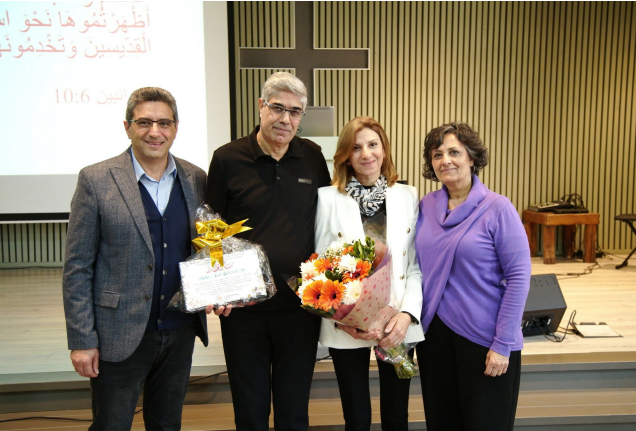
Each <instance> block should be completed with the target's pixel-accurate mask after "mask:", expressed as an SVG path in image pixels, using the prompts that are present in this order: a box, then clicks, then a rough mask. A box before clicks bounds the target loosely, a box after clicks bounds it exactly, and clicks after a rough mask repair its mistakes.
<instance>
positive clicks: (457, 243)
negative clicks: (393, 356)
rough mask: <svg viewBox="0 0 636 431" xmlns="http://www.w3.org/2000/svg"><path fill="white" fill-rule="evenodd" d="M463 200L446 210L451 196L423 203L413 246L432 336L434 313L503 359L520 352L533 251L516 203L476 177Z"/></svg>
mask: <svg viewBox="0 0 636 431" xmlns="http://www.w3.org/2000/svg"><path fill="white" fill-rule="evenodd" d="M472 181H473V185H472V188H471V190H470V193H469V194H468V197H467V198H466V200H465V201H464V202H463V203H462V204H461V205H459V206H457V207H456V208H455V209H453V210H452V211H449V210H448V191H447V189H446V187H445V186H444V187H443V188H442V189H441V190H438V191H435V192H431V193H429V194H427V195H426V196H424V198H423V199H422V201H421V202H420V214H419V218H418V221H417V225H416V228H417V233H416V237H415V245H416V249H417V255H418V260H419V263H420V268H421V269H422V289H423V297H424V306H423V308H422V316H421V322H422V326H423V327H424V331H426V330H428V326H429V325H430V323H431V321H432V320H433V317H434V316H435V314H436V313H437V315H438V316H439V318H440V319H442V321H443V322H444V323H445V324H446V325H448V327H449V328H451V329H452V330H453V331H454V332H455V333H457V334H459V335H461V336H462V337H464V338H467V339H468V340H470V341H472V342H474V343H477V344H479V345H481V346H484V347H487V348H489V349H491V350H493V351H495V352H497V353H499V354H501V355H505V356H510V352H511V351H516V350H521V349H522V348H523V336H522V334H521V317H522V315H523V308H524V306H525V303H526V297H527V296H528V289H529V288H530V248H529V246H528V240H527V237H526V234H525V231H524V229H523V225H522V224H521V220H520V219H519V214H518V213H517V211H516V210H515V208H514V207H513V206H512V203H511V202H510V201H509V200H508V199H507V198H506V197H504V196H501V195H498V194H497V193H494V192H491V191H490V190H488V189H487V188H486V186H484V185H483V184H482V183H481V182H480V181H479V178H478V177H477V176H475V175H473V177H472Z"/></svg>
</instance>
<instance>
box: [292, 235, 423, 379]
mask: <svg viewBox="0 0 636 431" xmlns="http://www.w3.org/2000/svg"><path fill="white" fill-rule="evenodd" d="M390 262H391V256H390V254H389V253H386V254H385V255H384V256H378V255H376V248H375V242H374V241H373V240H372V239H371V238H369V237H368V236H367V237H366V238H365V240H364V242H363V241H360V240H357V241H355V242H353V243H352V244H348V243H344V244H343V243H338V242H333V243H331V245H329V247H327V250H326V251H325V252H324V253H322V254H321V255H317V254H315V253H314V254H313V255H312V256H311V257H310V258H309V260H307V261H306V262H304V263H302V264H301V265H300V272H301V279H299V280H298V284H297V285H298V289H297V291H296V294H297V295H298V296H299V297H300V300H301V307H303V308H305V309H306V310H308V311H310V312H312V313H315V314H318V315H320V316H322V317H326V318H329V319H332V320H335V321H337V322H339V323H342V324H345V325H348V326H353V327H355V328H358V329H360V330H363V331H368V332H373V331H375V332H377V333H378V334H383V333H384V328H385V327H386V325H387V324H388V323H389V321H390V320H391V318H392V317H393V316H395V315H396V314H397V313H398V311H397V310H395V309H394V308H392V307H390V306H389V301H390V293H391V265H390ZM292 288H293V287H292ZM378 341H379V340H378ZM412 347H413V346H408V345H405V344H404V343H402V344H401V345H399V346H397V347H394V348H389V349H383V348H381V347H376V348H375V349H376V356H377V357H378V358H379V359H380V360H382V361H385V362H389V363H392V364H393V365H394V366H395V369H396V372H397V375H398V377H400V378H410V377H412V376H414V375H415V373H416V372H417V365H415V363H414V362H413V360H412V359H411V358H410V357H409V356H408V354H406V352H408V350H409V349H410V348H412Z"/></svg>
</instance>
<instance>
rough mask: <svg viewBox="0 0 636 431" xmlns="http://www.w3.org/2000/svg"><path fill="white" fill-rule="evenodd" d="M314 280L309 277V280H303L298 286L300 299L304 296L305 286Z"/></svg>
mask: <svg viewBox="0 0 636 431" xmlns="http://www.w3.org/2000/svg"><path fill="white" fill-rule="evenodd" d="M313 282H314V280H312V279H309V280H303V282H302V283H301V284H300V286H298V292H297V293H298V296H299V297H300V299H301V300H302V298H303V292H304V291H305V288H306V287H307V286H309V285H310V284H311V283H313Z"/></svg>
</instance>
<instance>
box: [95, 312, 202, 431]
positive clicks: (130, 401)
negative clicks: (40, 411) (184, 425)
mask: <svg viewBox="0 0 636 431" xmlns="http://www.w3.org/2000/svg"><path fill="white" fill-rule="evenodd" d="M196 331H197V325H196V324H194V325H189V326H186V327H183V328H178V329H172V330H168V331H147V332H146V333H145V334H144V336H143V338H142V340H141V343H140V344H139V347H137V349H136V350H135V351H134V352H133V354H132V355H131V356H129V357H128V358H127V359H124V360H123V361H121V362H108V361H102V360H101V359H100V361H99V376H97V377H95V378H91V395H92V401H93V424H92V425H91V426H90V428H89V430H91V431H98V430H99V431H102V430H103V431H116V430H120V431H129V430H130V427H131V426H132V421H133V416H134V413H135V407H136V405H137V401H138V400H139V394H140V392H141V388H142V386H143V391H144V412H143V415H144V423H145V427H146V430H157V431H159V430H163V431H165V430H180V429H181V413H182V410H183V400H184V399H185V395H186V390H187V387H188V379H189V378H190V369H191V366H192V351H193V350H194V339H195V334H196Z"/></svg>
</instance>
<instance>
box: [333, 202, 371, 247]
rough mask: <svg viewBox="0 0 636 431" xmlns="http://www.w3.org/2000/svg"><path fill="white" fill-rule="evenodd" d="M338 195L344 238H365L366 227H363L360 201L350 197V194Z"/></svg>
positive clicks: (349, 239)
mask: <svg viewBox="0 0 636 431" xmlns="http://www.w3.org/2000/svg"><path fill="white" fill-rule="evenodd" d="M336 196H337V197H338V202H337V208H338V219H339V221H340V226H342V230H343V231H344V232H342V233H343V235H344V239H345V240H346V241H347V242H351V241H354V240H356V239H364V229H363V228H362V219H361V218H360V208H358V203H357V202H356V201H355V200H354V199H352V198H351V197H349V195H344V194H342V193H338V194H337V195H336Z"/></svg>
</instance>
